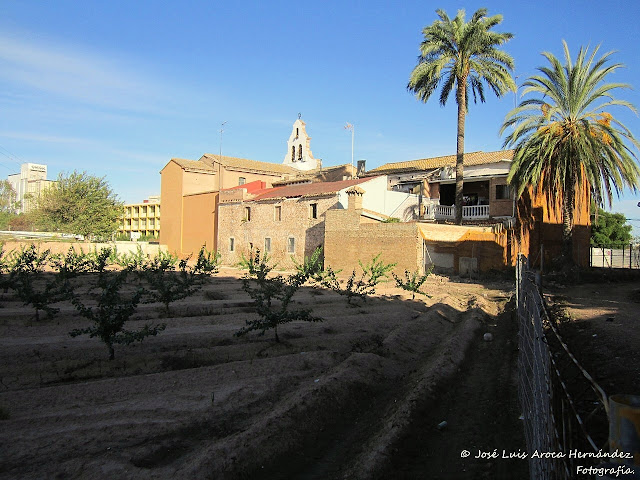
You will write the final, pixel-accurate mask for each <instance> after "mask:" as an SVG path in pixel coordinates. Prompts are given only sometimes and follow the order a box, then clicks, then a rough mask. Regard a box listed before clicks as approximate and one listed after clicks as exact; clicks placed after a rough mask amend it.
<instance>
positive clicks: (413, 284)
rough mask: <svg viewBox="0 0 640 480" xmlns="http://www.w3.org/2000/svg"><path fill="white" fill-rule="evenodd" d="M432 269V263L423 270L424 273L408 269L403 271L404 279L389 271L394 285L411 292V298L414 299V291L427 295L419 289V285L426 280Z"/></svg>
mask: <svg viewBox="0 0 640 480" xmlns="http://www.w3.org/2000/svg"><path fill="white" fill-rule="evenodd" d="M432 270H433V265H431V267H429V270H427V271H426V272H425V274H424V275H420V274H419V273H418V272H417V271H413V272H409V270H405V271H404V280H403V279H402V278H400V277H398V276H397V275H396V274H395V273H391V275H393V278H394V279H395V281H396V285H397V286H398V287H400V288H402V289H403V290H406V291H407V292H411V300H415V299H416V293H419V294H421V295H424V296H426V297H429V295H427V294H426V293H424V292H422V291H420V287H421V286H422V284H423V283H424V282H426V280H427V278H428V277H429V275H431V271H432Z"/></svg>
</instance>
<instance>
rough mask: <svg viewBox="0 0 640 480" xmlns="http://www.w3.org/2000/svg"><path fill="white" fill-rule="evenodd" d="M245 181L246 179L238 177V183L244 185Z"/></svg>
mask: <svg viewBox="0 0 640 480" xmlns="http://www.w3.org/2000/svg"><path fill="white" fill-rule="evenodd" d="M245 183H247V179H246V178H244V177H238V185H244V184H245Z"/></svg>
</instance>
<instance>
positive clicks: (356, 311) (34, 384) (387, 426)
mask: <svg viewBox="0 0 640 480" xmlns="http://www.w3.org/2000/svg"><path fill="white" fill-rule="evenodd" d="M429 288H430V289H431V290H432V292H431V293H433V294H434V295H433V297H432V299H427V298H424V299H422V298H421V299H416V300H415V301H412V300H410V299H409V298H407V297H406V293H405V292H402V291H399V290H397V289H394V288H393V287H388V288H386V290H385V289H381V290H382V292H383V294H382V296H380V297H377V298H372V299H371V300H370V301H368V302H365V303H361V304H360V305H357V306H355V307H350V306H347V305H346V302H345V300H344V299H343V298H342V297H339V296H338V295H335V294H333V293H331V292H327V291H321V293H320V294H318V293H310V292H311V289H303V291H301V292H300V293H301V295H300V297H299V298H298V297H297V298H298V300H297V301H299V302H301V303H302V304H303V305H305V307H308V308H312V309H313V311H314V314H317V315H319V316H321V317H322V318H324V321H323V322H321V323H312V324H308V323H300V322H293V323H291V324H287V325H286V326H284V327H283V328H282V329H281V331H280V334H281V338H282V339H283V341H282V342H281V343H279V344H278V343H275V342H274V340H273V334H272V332H267V333H266V335H265V336H257V335H249V336H246V337H242V338H236V337H234V336H233V333H234V332H236V331H237V330H238V329H239V328H240V327H241V326H242V325H244V322H245V319H247V318H249V317H250V316H251V315H252V312H249V311H245V309H246V310H249V306H248V305H247V303H246V302H247V296H246V295H245V294H244V292H242V290H241V287H240V282H239V281H238V279H237V278H233V277H226V278H222V277H218V278H216V279H214V282H212V283H211V284H210V285H208V286H207V287H206V288H205V289H204V291H203V292H201V293H200V294H199V295H198V296H196V297H193V298H191V299H189V300H185V301H181V302H176V304H175V305H172V313H171V316H169V317H166V316H163V318H162V321H164V322H166V323H167V328H166V330H165V331H164V332H163V333H162V334H161V335H159V336H157V337H153V338H149V339H147V340H145V342H143V343H141V344H136V345H131V346H118V347H117V349H116V360H114V361H112V362H110V361H108V360H106V354H107V352H106V349H105V348H104V346H103V345H102V344H100V343H99V342H98V341H97V340H96V339H92V338H86V337H85V338H75V339H74V338H71V337H69V335H68V332H69V331H70V330H72V329H74V328H80V327H82V326H83V325H84V324H85V322H86V321H85V320H83V319H82V318H80V317H79V316H77V315H76V314H75V312H74V310H73V309H72V308H69V306H65V305H61V314H60V315H59V316H58V317H57V318H56V319H55V320H53V321H41V322H38V323H37V322H32V321H31V320H25V318H26V317H27V315H25V311H26V310H25V307H22V306H20V304H19V303H18V302H17V301H14V300H12V299H11V298H5V306H6V308H3V309H0V334H1V335H0V408H1V411H2V412H3V416H4V417H7V418H5V419H4V420H1V421H0V425H1V427H2V428H0V452H2V455H0V478H1V479H13V478H89V477H95V478H105V477H110V478H119V479H140V478H143V479H144V478H171V479H174V478H185V479H186V478H203V477H210V478H269V479H277V478H283V479H284V478H292V477H295V476H296V475H298V474H303V473H305V472H306V473H305V474H309V475H311V476H312V477H313V476H315V478H336V477H339V478H342V477H343V475H344V473H345V472H352V473H353V474H354V476H355V477H357V475H356V472H372V471H373V470H376V469H378V468H380V466H381V465H382V463H383V458H384V455H385V453H384V452H388V449H389V445H391V444H392V443H393V442H394V441H395V440H396V439H397V438H398V437H399V436H400V435H401V434H402V432H403V431H404V429H405V428H406V427H407V425H408V424H409V422H410V421H411V418H412V415H414V411H413V408H414V405H415V404H417V399H418V398H423V397H424V396H434V397H435V396H437V395H438V385H439V384H440V383H441V381H442V379H443V378H445V377H447V376H448V375H450V374H451V373H452V372H454V371H456V369H457V366H458V365H459V364H460V362H461V360H462V358H463V357H464V352H465V350H466V348H467V345H468V344H469V342H470V341H471V339H472V337H473V336H474V332H476V331H477V329H478V327H479V325H480V321H482V320H484V313H483V311H482V310H481V309H480V308H477V305H476V304H474V305H473V307H470V306H469V301H468V298H469V295H477V292H478V291H479V289H481V288H482V287H481V286H479V285H473V286H471V287H468V288H467V289H466V290H465V288H466V287H465V286H463V285H461V284H455V286H454V285H444V284H440V283H434V284H431V285H430V286H429ZM440 288H442V290H439V289H440ZM445 290H446V292H445ZM469 290H471V292H469ZM208 292H209V293H208ZM211 292H217V293H211ZM220 292H222V293H220ZM495 293H496V295H498V294H500V292H495ZM401 295H405V296H404V297H402V296H401ZM447 296H448V298H446V297H447ZM436 298H438V299H440V300H438V302H437V303H436V302H435V299H436ZM476 303H477V302H476ZM15 312H21V313H22V315H14V313H15ZM161 312H162V309H161V308H160V307H159V306H155V307H153V306H148V305H147V306H145V308H143V309H141V311H140V312H139V314H138V315H139V316H138V319H137V320H135V321H133V322H132V325H131V327H132V328H135V327H137V326H139V325H142V324H143V323H144V322H145V321H146V319H147V318H157V317H159V316H162V315H163V314H162V313H161ZM285 460H286V461H285Z"/></svg>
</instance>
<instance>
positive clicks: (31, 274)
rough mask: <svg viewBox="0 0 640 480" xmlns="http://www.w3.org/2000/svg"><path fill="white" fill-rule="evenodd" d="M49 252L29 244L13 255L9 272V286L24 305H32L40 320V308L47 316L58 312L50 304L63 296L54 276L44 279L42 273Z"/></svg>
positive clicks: (37, 318)
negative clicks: (41, 250)
mask: <svg viewBox="0 0 640 480" xmlns="http://www.w3.org/2000/svg"><path fill="white" fill-rule="evenodd" d="M50 253H51V252H50V251H49V250H45V251H44V252H40V251H38V250H37V249H36V246H35V245H34V244H31V245H30V246H29V247H27V248H24V249H22V251H21V252H20V253H19V254H17V255H16V256H15V259H14V262H13V266H12V268H11V271H10V272H9V279H8V281H9V284H10V287H11V288H13V290H15V292H16V294H17V295H18V298H19V299H20V300H22V301H23V303H24V304H25V305H33V307H34V308H35V314H36V320H40V310H42V311H45V312H46V313H47V316H49V317H53V316H54V315H55V314H56V313H58V311H59V309H57V308H54V307H51V306H50V304H52V303H55V302H58V301H60V300H62V298H63V297H64V295H63V293H64V292H63V290H62V289H61V288H60V286H59V283H58V281H57V280H56V279H55V278H52V279H46V278H44V275H43V272H44V268H45V267H46V266H47V261H48V259H49V257H50Z"/></svg>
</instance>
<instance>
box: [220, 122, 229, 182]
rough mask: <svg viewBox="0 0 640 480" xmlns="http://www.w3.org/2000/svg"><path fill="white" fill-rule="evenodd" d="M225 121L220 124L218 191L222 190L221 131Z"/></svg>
mask: <svg viewBox="0 0 640 480" xmlns="http://www.w3.org/2000/svg"><path fill="white" fill-rule="evenodd" d="M226 123H227V122H226V121H224V122H222V123H221V124H220V155H219V156H218V191H220V190H222V132H224V126H225V124H226Z"/></svg>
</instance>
